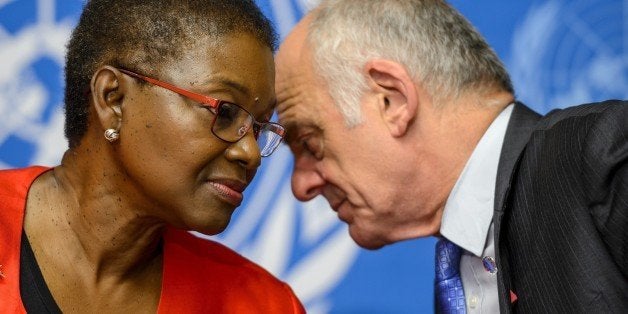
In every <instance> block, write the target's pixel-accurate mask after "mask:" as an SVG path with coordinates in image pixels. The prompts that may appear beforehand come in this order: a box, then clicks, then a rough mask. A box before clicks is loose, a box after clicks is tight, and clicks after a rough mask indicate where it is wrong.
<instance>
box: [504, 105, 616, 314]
mask: <svg viewBox="0 0 628 314" xmlns="http://www.w3.org/2000/svg"><path fill="white" fill-rule="evenodd" d="M496 184H497V185H496V197H495V213H494V217H493V221H494V224H495V241H496V246H495V250H496V256H497V263H498V267H499V272H498V274H497V275H498V280H497V281H498V291H499V302H500V310H501V312H502V313H510V312H523V313H628V102H621V101H607V102H604V103H598V104H591V105H582V106H577V107H572V108H568V109H564V110H555V111H553V112H550V113H549V114H548V115H547V116H545V117H541V116H539V115H538V114H536V113H534V112H532V111H531V110H530V109H528V108H527V107H525V106H524V105H522V104H520V103H517V104H516V105H515V108H514V110H513V113H512V116H511V119H510V122H509V124H508V129H507V131H506V137H505V139H504V146H503V148H502V153H501V157H500V162H499V168H498V174H497V182H496ZM510 291H513V292H514V294H516V296H517V301H515V302H514V303H511V295H510Z"/></svg>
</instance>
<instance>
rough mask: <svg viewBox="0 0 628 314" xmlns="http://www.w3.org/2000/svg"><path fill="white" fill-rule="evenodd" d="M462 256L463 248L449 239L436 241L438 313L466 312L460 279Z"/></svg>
mask: <svg viewBox="0 0 628 314" xmlns="http://www.w3.org/2000/svg"><path fill="white" fill-rule="evenodd" d="M461 256H462V249H461V248H460V247H459V246H457V245H455V244H453V243H451V242H449V240H447V239H444V238H443V239H440V240H439V241H438V242H437V243H436V280H435V282H434V296H435V299H436V300H435V302H436V313H457V314H464V313H466V308H465V301H464V291H463V289H462V280H461V279H460V257H461Z"/></svg>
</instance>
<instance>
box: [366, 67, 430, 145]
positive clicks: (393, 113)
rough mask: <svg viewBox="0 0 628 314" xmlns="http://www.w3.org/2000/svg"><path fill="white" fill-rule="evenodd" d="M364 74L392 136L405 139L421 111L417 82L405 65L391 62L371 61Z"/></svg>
mask: <svg viewBox="0 0 628 314" xmlns="http://www.w3.org/2000/svg"><path fill="white" fill-rule="evenodd" d="M364 72H365V75H366V80H367V84H368V85H369V87H370V88H371V89H372V90H373V91H374V92H375V94H376V95H377V106H378V107H379V109H380V113H381V116H382V118H383V119H384V122H385V123H386V124H387V126H388V129H389V130H390V133H391V135H393V136H394V137H400V136H403V135H404V134H405V133H406V132H407V130H408V126H409V125H410V123H412V121H413V120H414V118H415V116H416V113H417V110H418V108H417V107H418V97H417V90H416V86H415V85H414V81H413V80H412V78H411V77H410V75H408V72H407V71H406V68H405V67H404V66H403V65H401V64H399V63H397V62H394V61H390V60H384V59H376V60H371V61H369V62H367V63H366V65H365V66H364Z"/></svg>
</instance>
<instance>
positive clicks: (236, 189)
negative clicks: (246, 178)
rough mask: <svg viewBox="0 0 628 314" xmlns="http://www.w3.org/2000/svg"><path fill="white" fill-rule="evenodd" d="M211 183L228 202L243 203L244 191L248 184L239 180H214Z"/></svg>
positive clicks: (234, 204)
mask: <svg viewBox="0 0 628 314" xmlns="http://www.w3.org/2000/svg"><path fill="white" fill-rule="evenodd" d="M209 185H210V186H211V187H212V188H213V189H214V190H215V191H216V192H217V194H218V196H220V197H221V198H222V199H223V200H225V201H226V202H227V203H229V204H231V205H233V206H239V205H240V204H241V203H242V198H243V196H242V191H244V188H245V187H246V184H244V183H241V182H238V181H226V180H212V181H209Z"/></svg>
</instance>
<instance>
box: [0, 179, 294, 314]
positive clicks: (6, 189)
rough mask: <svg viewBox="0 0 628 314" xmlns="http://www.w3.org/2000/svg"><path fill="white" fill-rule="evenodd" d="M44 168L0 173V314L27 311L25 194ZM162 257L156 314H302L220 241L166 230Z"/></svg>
mask: <svg viewBox="0 0 628 314" xmlns="http://www.w3.org/2000/svg"><path fill="white" fill-rule="evenodd" d="M47 170H49V168H44V167H30V168H25V169H17V170H2V171H0V265H2V266H1V267H0V272H1V275H0V313H25V309H24V305H23V304H22V300H21V297H20V283H19V278H20V264H19V263H20V239H21V233H22V227H23V226H22V224H23V220H24V209H25V205H26V195H27V193H28V189H29V188H30V186H31V184H32V183H33V181H34V180H35V178H37V177H38V176H39V175H40V174H42V173H44V172H45V171H47ZM163 258H164V261H163V280H162V287H161V297H160V300H159V307H158V310H157V312H158V313H208V312H211V313H227V312H228V313H305V311H304V309H303V306H302V305H301V303H300V302H299V300H298V299H297V297H296V296H295V295H294V293H293V292H292V290H291V289H290V287H288V286H287V285H286V284H285V283H283V282H281V281H279V280H278V279H276V278H275V277H274V276H273V275H271V274H270V273H268V272H267V271H266V270H264V269H263V268H261V267H260V266H258V265H256V264H254V263H253V262H251V261H249V260H247V259H245V258H244V257H242V256H240V255H239V254H238V253H236V252H234V251H232V250H231V249H229V248H227V247H225V246H223V245H221V244H219V243H216V242H213V241H209V240H204V239H200V238H197V237H195V236H193V235H192V234H190V233H188V232H186V231H181V230H176V229H173V228H170V229H168V230H167V231H166V233H165V234H164V257H163Z"/></svg>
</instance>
